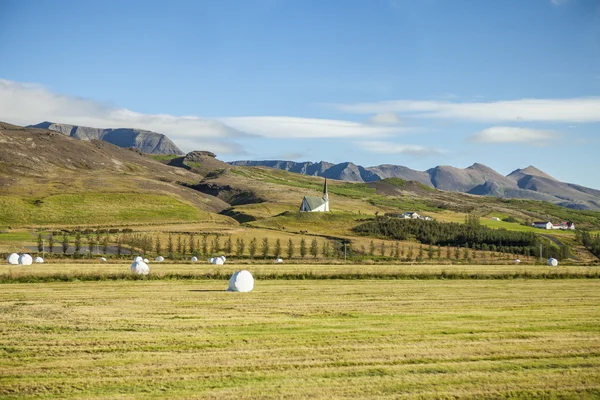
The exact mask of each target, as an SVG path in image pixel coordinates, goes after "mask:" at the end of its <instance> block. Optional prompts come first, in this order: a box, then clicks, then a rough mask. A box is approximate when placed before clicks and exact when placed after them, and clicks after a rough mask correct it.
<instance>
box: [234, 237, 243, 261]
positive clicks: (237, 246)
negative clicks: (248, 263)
mask: <svg viewBox="0 0 600 400" xmlns="http://www.w3.org/2000/svg"><path fill="white" fill-rule="evenodd" d="M235 255H236V256H237V257H240V256H241V255H242V239H240V238H237V239H235Z"/></svg>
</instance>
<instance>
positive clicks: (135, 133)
mask: <svg viewBox="0 0 600 400" xmlns="http://www.w3.org/2000/svg"><path fill="white" fill-rule="evenodd" d="M27 128H40V129H48V130H51V131H55V132H59V133H62V134H63V135H66V136H70V137H72V138H75V139H79V140H103V141H105V142H108V143H112V144H114V145H116V146H119V147H125V148H128V147H134V148H136V149H139V150H140V151H141V152H142V153H148V154H178V155H181V154H183V152H182V151H181V150H179V148H178V147H177V146H176V145H175V143H173V142H172V141H171V139H169V138H168V137H167V136H165V135H163V134H161V133H156V132H151V131H145V130H141V129H129V128H117V129H100V128H90V127H87V126H77V125H68V124H59V123H54V122H48V121H45V122H41V123H39V124H36V125H30V126H28V127H27Z"/></svg>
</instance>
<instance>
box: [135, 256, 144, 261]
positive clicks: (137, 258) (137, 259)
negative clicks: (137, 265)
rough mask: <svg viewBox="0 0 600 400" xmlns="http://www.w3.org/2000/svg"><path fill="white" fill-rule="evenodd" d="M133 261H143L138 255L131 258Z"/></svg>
mask: <svg viewBox="0 0 600 400" xmlns="http://www.w3.org/2000/svg"><path fill="white" fill-rule="evenodd" d="M133 262H144V259H143V258H142V257H140V256H137V257H136V258H134V259H133Z"/></svg>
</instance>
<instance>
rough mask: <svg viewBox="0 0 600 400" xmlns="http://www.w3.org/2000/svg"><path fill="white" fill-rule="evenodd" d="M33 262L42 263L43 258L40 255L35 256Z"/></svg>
mask: <svg viewBox="0 0 600 400" xmlns="http://www.w3.org/2000/svg"><path fill="white" fill-rule="evenodd" d="M33 262H34V263H36V264H43V263H44V259H43V258H42V257H36V258H34V259H33Z"/></svg>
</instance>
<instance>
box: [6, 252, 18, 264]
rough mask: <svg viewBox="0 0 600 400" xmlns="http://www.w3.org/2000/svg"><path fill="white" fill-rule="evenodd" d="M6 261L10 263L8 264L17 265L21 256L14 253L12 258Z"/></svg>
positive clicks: (9, 257)
mask: <svg viewBox="0 0 600 400" xmlns="http://www.w3.org/2000/svg"><path fill="white" fill-rule="evenodd" d="M6 261H8V263H9V264H11V265H17V264H19V255H18V254H17V253H12V254H11V255H10V256H8V258H7V259H6Z"/></svg>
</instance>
